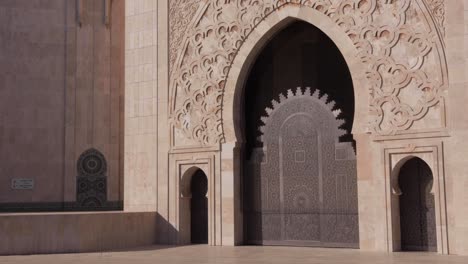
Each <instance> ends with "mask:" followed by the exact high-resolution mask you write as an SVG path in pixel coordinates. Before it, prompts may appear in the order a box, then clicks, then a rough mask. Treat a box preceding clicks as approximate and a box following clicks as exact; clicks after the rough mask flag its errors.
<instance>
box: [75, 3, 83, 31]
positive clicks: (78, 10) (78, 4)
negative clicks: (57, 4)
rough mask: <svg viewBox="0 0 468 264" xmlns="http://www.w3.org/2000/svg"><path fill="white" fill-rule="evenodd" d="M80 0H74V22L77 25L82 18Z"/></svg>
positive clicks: (79, 24) (80, 23)
mask: <svg viewBox="0 0 468 264" xmlns="http://www.w3.org/2000/svg"><path fill="white" fill-rule="evenodd" d="M81 1H82V0H76V23H77V24H78V26H79V27H81V25H82V22H83V21H82V19H83V3H82V2H81Z"/></svg>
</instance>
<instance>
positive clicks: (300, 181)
mask: <svg viewBox="0 0 468 264" xmlns="http://www.w3.org/2000/svg"><path fill="white" fill-rule="evenodd" d="M273 106H274V108H273V109H267V113H268V116H265V117H264V118H262V121H263V123H264V124H265V125H264V126H262V127H261V128H260V131H261V133H262V136H261V138H260V140H261V142H262V143H263V148H258V149H255V150H254V151H253V153H252V155H251V158H250V160H249V161H248V162H247V166H246V170H245V173H246V177H244V179H245V181H244V184H243V185H244V217H245V218H244V220H245V224H244V226H245V236H246V242H247V243H252V244H264V245H265V244H269V245H308V246H324V247H326V246H330V247H357V246H358V242H359V237H358V233H359V232H358V218H357V213H358V212H357V182H356V158H355V154H354V149H353V146H352V144H351V143H340V142H339V137H340V136H342V135H344V133H345V131H343V130H341V129H340V128H339V127H340V126H341V125H342V124H343V121H342V120H339V119H337V116H338V115H339V113H340V112H339V110H336V109H334V108H333V106H334V103H333V102H327V97H320V96H319V92H318V91H316V92H315V93H314V94H313V95H311V94H310V91H309V90H306V91H305V93H304V92H303V91H302V90H300V89H298V90H297V91H296V94H294V93H293V92H291V91H290V92H289V93H288V96H287V97H285V96H283V95H281V96H280V102H276V101H274V102H273Z"/></svg>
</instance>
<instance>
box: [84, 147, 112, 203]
mask: <svg viewBox="0 0 468 264" xmlns="http://www.w3.org/2000/svg"><path fill="white" fill-rule="evenodd" d="M77 171H78V176H77V185H76V188H77V190H76V193H77V199H76V200H77V203H78V204H79V206H81V207H87V208H94V207H102V206H104V205H105V203H106V202H107V175H106V174H107V162H106V159H105V158H104V155H102V153H101V152H99V151H98V150H96V149H93V148H92V149H89V150H87V151H85V152H83V154H81V155H80V157H79V159H78V162H77Z"/></svg>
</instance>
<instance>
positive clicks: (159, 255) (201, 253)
mask: <svg viewBox="0 0 468 264" xmlns="http://www.w3.org/2000/svg"><path fill="white" fill-rule="evenodd" d="M0 261H6V262H7V263H11V264H22V263H28V264H35V263H37V264H40V263H49V262H60V263H64V264H66V263H76V262H79V263H82V264H88V263H115V264H120V263H122V264H123V263H129V262H138V263H142V264H144V263H148V264H149V263H173V264H190V263H207V264H208V263H213V264H215V263H226V264H230V263H232V264H234V263H258V264H263V263H265V264H270V263H278V264H279V263H281V264H282V263H296V264H303V263H304V264H305V263H307V264H323V263H327V264H339V263H356V264H358V263H359V264H374V263H381V264H392V263H399V264H414V263H426V264H464V263H466V262H467V261H468V259H467V258H466V257H455V256H437V255H433V254H421V253H395V254H393V255H387V254H381V253H363V252H359V251H357V250H343V249H313V248H300V247H296V248H294V247H289V248H285V247H206V246H186V247H175V248H173V247H152V248H139V249H137V250H135V251H125V252H105V253H91V254H68V255H53V256H52V255H42V256H15V257H0Z"/></svg>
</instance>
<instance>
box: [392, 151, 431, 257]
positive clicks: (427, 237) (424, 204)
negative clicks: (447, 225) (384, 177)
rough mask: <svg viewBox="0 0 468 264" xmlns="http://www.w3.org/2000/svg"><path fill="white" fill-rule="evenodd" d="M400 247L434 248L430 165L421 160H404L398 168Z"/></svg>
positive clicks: (408, 249)
mask: <svg viewBox="0 0 468 264" xmlns="http://www.w3.org/2000/svg"><path fill="white" fill-rule="evenodd" d="M398 183H399V186H400V189H401V191H402V195H401V196H400V230H401V249H402V250H403V251H433V252H434V251H437V235H436V224H435V204H434V195H433V194H432V193H431V189H432V185H433V176H432V171H431V168H430V167H429V166H428V165H427V164H426V163H425V162H424V161H423V160H421V159H419V158H413V159H411V160H409V161H407V162H406V163H405V164H404V165H403V167H402V168H401V170H400V175H399V178H398Z"/></svg>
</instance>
